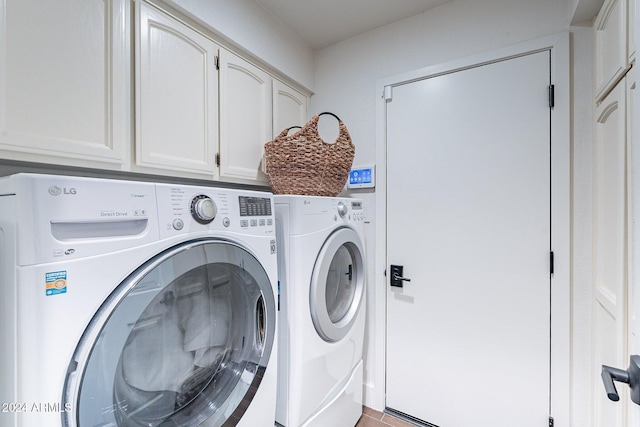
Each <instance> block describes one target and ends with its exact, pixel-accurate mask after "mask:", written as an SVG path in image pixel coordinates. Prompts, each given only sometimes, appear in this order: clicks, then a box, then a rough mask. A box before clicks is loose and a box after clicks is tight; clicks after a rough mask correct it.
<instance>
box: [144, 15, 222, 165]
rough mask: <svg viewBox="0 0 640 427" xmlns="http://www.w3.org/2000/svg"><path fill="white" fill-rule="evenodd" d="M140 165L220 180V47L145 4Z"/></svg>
mask: <svg viewBox="0 0 640 427" xmlns="http://www.w3.org/2000/svg"><path fill="white" fill-rule="evenodd" d="M138 13H139V20H138V22H139V28H138V30H139V32H138V34H139V37H138V43H139V45H138V52H137V56H136V59H137V61H138V67H137V70H138V73H137V76H136V77H137V78H136V83H137V84H136V94H137V99H136V112H137V116H136V117H137V127H136V164H137V165H138V166H144V167H153V168H161V169H173V170H179V171H186V172H196V173H205V174H207V175H208V176H209V177H211V176H214V177H215V174H216V173H215V155H216V147H217V134H218V129H217V117H218V106H217V101H218V84H217V78H218V73H217V70H216V67H215V57H216V55H217V53H218V46H217V45H216V44H215V43H214V42H213V41H212V40H210V39H209V38H207V37H205V36H204V35H202V34H201V33H199V32H197V31H195V30H194V29H192V28H191V27H188V26H187V25H185V24H183V23H181V22H180V21H177V20H176V19H174V18H172V17H170V16H168V15H166V14H165V13H163V12H161V11H160V10H158V9H155V8H154V7H152V6H150V5H148V4H145V3H139V10H138Z"/></svg>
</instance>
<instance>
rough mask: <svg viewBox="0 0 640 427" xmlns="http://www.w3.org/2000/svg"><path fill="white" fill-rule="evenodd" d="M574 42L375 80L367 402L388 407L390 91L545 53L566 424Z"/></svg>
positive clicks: (539, 43) (554, 361)
mask: <svg viewBox="0 0 640 427" xmlns="http://www.w3.org/2000/svg"><path fill="white" fill-rule="evenodd" d="M569 43H570V41H569V33H568V32H564V33H561V34H557V35H553V36H549V37H544V38H541V39H536V40H532V41H528V42H524V43H520V44H516V45H513V46H508V47H504V48H500V49H497V50H493V51H490V52H485V53H481V54H478V55H473V56H469V57H466V58H462V59H458V60H454V61H451V62H447V63H443V64H438V65H433V66H429V67H425V68H421V69H418V70H413V71H409V72H406V73H402V74H398V75H394V76H390V77H387V78H382V79H379V80H377V82H376V94H377V95H376V98H377V102H376V168H377V169H378V171H379V172H378V183H377V188H376V200H377V203H376V208H375V215H376V219H377V220H376V225H375V235H376V242H377V244H376V248H375V254H374V268H375V277H374V278H373V281H374V283H373V284H374V286H373V287H370V288H369V292H373V293H374V295H373V301H374V307H372V308H373V311H374V313H376V315H375V316H374V317H373V319H374V321H375V324H374V325H372V331H374V332H373V334H375V339H374V342H375V344H374V347H375V360H374V362H373V364H374V371H373V372H372V375H371V376H372V377H373V384H371V381H369V384H365V392H366V393H367V394H368V396H367V397H368V399H367V403H368V404H369V405H370V406H373V407H375V408H377V409H381V408H385V406H386V402H385V399H386V398H385V394H386V369H385V367H386V351H387V348H386V346H387V344H386V317H387V311H386V306H387V286H388V283H387V281H388V279H387V277H386V276H385V270H386V268H387V238H386V230H387V215H386V209H387V206H386V200H387V162H386V148H387V140H386V103H387V101H386V100H385V98H386V97H385V91H386V90H388V89H386V88H390V87H391V88H392V87H393V86H397V85H400V84H404V83H408V82H411V81H416V80H421V79H424V78H426V77H434V76H437V75H441V74H446V73H450V72H453V71H461V70H464V69H468V68H472V67H476V66H480V65H484V64H488V63H491V62H495V61H498V60H502V59H508V58H511V57H516V56H521V55H523V54H527V53H534V52H539V51H544V50H549V51H550V52H551V70H550V71H551V82H552V84H553V85H554V87H555V96H554V98H555V103H554V107H553V109H552V110H551V141H552V144H551V176H552V181H551V224H552V226H551V248H552V250H553V252H554V261H555V262H554V264H555V265H554V273H553V275H552V279H551V301H552V302H553V304H552V305H551V384H550V387H551V390H550V391H551V401H550V410H551V414H552V416H553V417H554V420H555V421H556V423H557V424H556V425H560V426H568V425H569V419H570V412H571V407H570V402H571V400H570V395H571V388H570V384H571V286H570V273H571V252H570V249H571V234H570V232H571V203H570V201H571V168H570V165H571V147H570V141H571V133H570V125H571V115H570V92H571V86H570V44H569Z"/></svg>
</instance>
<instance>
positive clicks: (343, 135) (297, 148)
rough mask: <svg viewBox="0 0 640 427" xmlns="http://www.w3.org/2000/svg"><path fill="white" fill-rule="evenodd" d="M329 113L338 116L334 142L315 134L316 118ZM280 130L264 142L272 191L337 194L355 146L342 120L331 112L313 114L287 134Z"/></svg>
mask: <svg viewBox="0 0 640 427" xmlns="http://www.w3.org/2000/svg"><path fill="white" fill-rule="evenodd" d="M324 114H329V115H331V116H333V117H335V118H336V119H337V120H338V124H339V131H338V138H337V139H336V141H335V142H333V143H329V142H325V141H323V140H322V138H320V135H319V134H318V119H319V118H320V116H322V115H324ZM290 129H292V128H289V129H285V130H283V131H282V132H281V133H280V135H278V136H277V137H276V138H275V139H274V140H273V141H269V142H267V143H266V144H265V146H264V150H265V160H266V166H267V176H268V177H269V182H270V183H271V188H272V190H273V192H274V194H301V195H307V196H332V197H334V196H337V195H338V194H339V193H340V191H342V188H343V187H344V185H345V183H346V182H347V179H348V177H349V170H350V169H351V165H352V164H353V157H354V155H355V147H354V145H353V142H352V141H351V137H350V136H349V131H348V130H347V127H346V126H345V125H344V123H343V122H342V120H340V118H339V117H338V116H336V115H335V114H333V113H321V114H318V115H315V116H313V117H312V118H311V120H309V122H307V124H305V125H304V126H303V127H302V128H301V129H300V130H298V131H297V132H294V133H293V134H291V135H287V134H288V133H289V130H290Z"/></svg>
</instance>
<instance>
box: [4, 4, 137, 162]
mask: <svg viewBox="0 0 640 427" xmlns="http://www.w3.org/2000/svg"><path fill="white" fill-rule="evenodd" d="M130 9H131V8H130V2H129V0H84V1H77V0H57V1H47V0H39V1H38V0H29V1H25V0H4V1H2V2H0V22H1V23H2V24H1V27H2V31H1V32H0V156H1V157H3V158H6V159H14V160H29V161H40V162H46V163H56V164H62V165H75V166H94V167H101V168H108V169H122V168H123V167H124V166H125V165H126V163H127V162H128V151H127V147H128V145H129V144H130V139H131V138H130V135H131V120H130V117H131V116H130V114H131V109H130V108H129V102H130V99H131V98H130V96H131V95H130V87H131V85H130V83H131V82H130V73H131V61H130V57H131V55H130V54H131V51H130V47H129V46H130V34H131V29H130V27H129V26H130V22H131V16H130Z"/></svg>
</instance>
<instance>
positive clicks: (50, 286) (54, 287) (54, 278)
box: [45, 270, 67, 296]
mask: <svg viewBox="0 0 640 427" xmlns="http://www.w3.org/2000/svg"><path fill="white" fill-rule="evenodd" d="M45 281H46V284H45V288H46V292H47V296H51V295H58V294H66V293H67V272H66V270H65V271H53V272H51V273H46V275H45Z"/></svg>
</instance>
